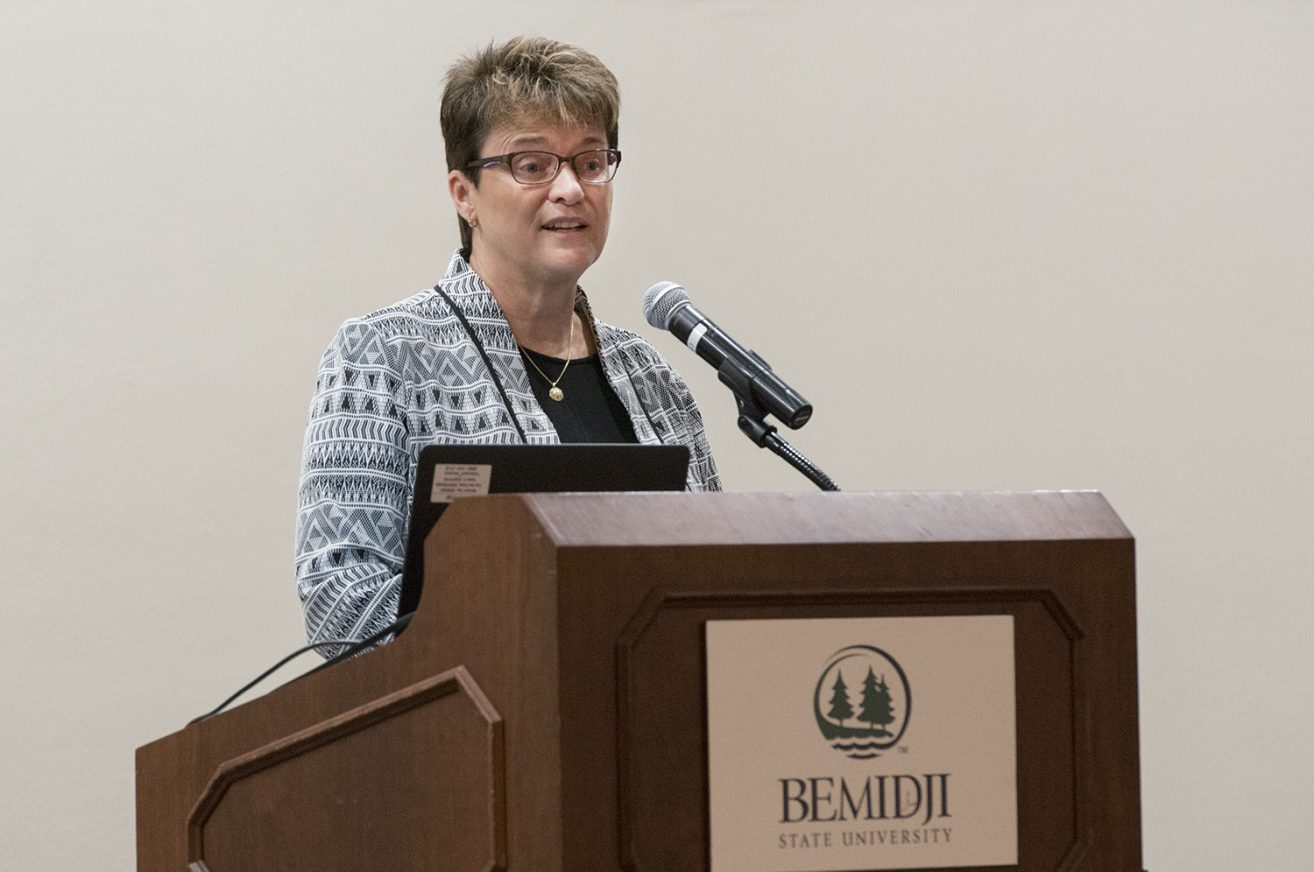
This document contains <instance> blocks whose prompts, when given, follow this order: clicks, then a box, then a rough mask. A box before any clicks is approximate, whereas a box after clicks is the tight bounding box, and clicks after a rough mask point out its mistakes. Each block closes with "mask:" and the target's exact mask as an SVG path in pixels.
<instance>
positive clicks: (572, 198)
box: [549, 161, 584, 205]
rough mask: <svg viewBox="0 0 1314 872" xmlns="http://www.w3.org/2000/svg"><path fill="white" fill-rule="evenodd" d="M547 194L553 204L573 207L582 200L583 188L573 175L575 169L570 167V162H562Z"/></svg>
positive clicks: (577, 177) (577, 178)
mask: <svg viewBox="0 0 1314 872" xmlns="http://www.w3.org/2000/svg"><path fill="white" fill-rule="evenodd" d="M549 193H550V196H551V197H552V200H553V202H559V203H565V204H567V205H573V204H575V203H578V202H579V201H580V200H583V199H584V186H583V185H582V184H581V183H580V180H579V176H577V175H575V168H574V167H573V166H571V164H570V161H563V162H562V164H561V169H560V170H558V171H557V177H556V178H555V179H553V180H552V189H551V191H550V192H549Z"/></svg>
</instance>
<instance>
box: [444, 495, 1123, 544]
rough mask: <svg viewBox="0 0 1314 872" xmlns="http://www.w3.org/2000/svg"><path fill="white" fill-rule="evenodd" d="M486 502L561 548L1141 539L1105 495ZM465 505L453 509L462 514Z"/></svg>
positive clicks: (605, 498) (612, 498) (503, 498)
mask: <svg viewBox="0 0 1314 872" xmlns="http://www.w3.org/2000/svg"><path fill="white" fill-rule="evenodd" d="M479 499H480V500H499V501H519V502H523V504H524V506H525V508H526V509H527V510H528V511H529V513H530V514H531V515H533V516H534V518H535V519H536V521H537V522H538V524H539V525H540V526H541V527H542V529H543V531H544V532H545V533H546V534H547V536H548V537H549V538H550V539H551V540H552V541H553V542H554V543H555V544H556V545H557V546H559V547H607V546H663V545H671V546H698V545H737V544H743V545H755V544H774V545H788V544H795V543H797V544H800V545H802V544H818V543H848V542H854V543H858V542H867V543H871V542H876V543H881V542H977V541H1023V540H1029V541H1067V540H1079V539H1127V540H1130V539H1131V538H1132V536H1131V533H1130V532H1129V531H1128V529H1127V527H1126V526H1125V525H1124V524H1123V523H1122V520H1121V519H1120V518H1119V517H1118V515H1117V514H1116V513H1115V512H1114V511H1113V508H1112V507H1111V506H1110V505H1109V504H1108V502H1107V501H1106V500H1105V499H1104V497H1103V496H1102V495H1101V494H1100V493H1098V492H1096V491H1031V492H1000V491H985V492H932V493H927V492H881V493H802V494H787V493H717V494H687V493H672V494H656V493H653V494H608V493H602V494H596V493H595V494H507V495H502V496H492V497H482V498H479ZM461 502H463V500H458V501H457V502H456V503H454V504H453V506H452V509H453V510H454V511H457V512H459V511H460V510H461V508H462V507H461V505H460V503H461ZM439 526H440V527H441V526H442V525H441V524H440V525H439Z"/></svg>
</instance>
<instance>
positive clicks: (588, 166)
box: [465, 148, 621, 185]
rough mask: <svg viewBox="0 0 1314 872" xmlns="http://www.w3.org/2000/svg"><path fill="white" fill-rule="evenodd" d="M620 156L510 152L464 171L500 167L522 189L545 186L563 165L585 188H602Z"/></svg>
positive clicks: (611, 152) (607, 151)
mask: <svg viewBox="0 0 1314 872" xmlns="http://www.w3.org/2000/svg"><path fill="white" fill-rule="evenodd" d="M620 160H621V153H620V151H619V150H618V149H615V148H593V149H589V150H588V151H581V152H580V153H579V154H576V155H571V156H570V157H563V156H562V155H559V154H553V153H552V152H550V151H513V152H511V153H510V154H498V155H492V156H490V157H481V158H478V159H476V160H472V161H470V162H469V163H468V164H466V165H465V168H466V169H474V168H476V167H477V168H479V169H487V168H488V167H491V166H495V165H497V164H503V165H505V166H506V168H507V169H509V170H511V178H513V179H515V180H516V181H517V182H519V183H520V184H522V185H546V184H547V183H548V182H551V181H552V180H554V179H555V178H556V177H557V176H558V175H560V173H561V168H562V166H564V165H565V164H566V163H569V164H570V168H571V169H572V170H574V172H575V178H577V179H579V180H580V181H581V182H583V183H584V184H586V185H605V184H607V182H610V181H611V180H612V179H613V178H615V176H616V168H617V167H619V166H620Z"/></svg>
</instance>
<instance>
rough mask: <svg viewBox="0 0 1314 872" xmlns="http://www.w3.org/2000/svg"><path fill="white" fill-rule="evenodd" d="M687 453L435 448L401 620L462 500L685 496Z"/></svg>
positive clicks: (620, 447) (415, 522)
mask: <svg viewBox="0 0 1314 872" xmlns="http://www.w3.org/2000/svg"><path fill="white" fill-rule="evenodd" d="M688 470H689V449H688V448H687V447H686V446H684V445H630V444H597V445H594V444H570V445H430V446H429V447H427V448H425V449H423V450H422V451H421V452H420V459H419V462H418V464H417V465H416V469H415V494H414V497H413V498H412V500H411V524H410V529H409V531H408V533H407V537H406V564H405V568H404V569H403V571H402V589H401V600H400V602H398V604H397V614H398V615H405V614H409V613H410V612H413V611H415V607H416V606H418V605H419V604H420V588H421V587H423V586H424V566H423V564H424V540H425V538H426V537H428V535H429V531H430V530H432V529H433V527H434V525H435V524H437V523H438V519H439V518H441V517H442V514H443V512H444V511H445V510H446V508H447V507H448V506H449V505H451V502H452V500H454V499H457V498H459V497H463V496H484V495H486V494H506V493H564V492H580V491H680V490H684V487H685V478H686V476H687V474H688Z"/></svg>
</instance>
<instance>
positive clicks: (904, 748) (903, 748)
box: [899, 745, 908, 754]
mask: <svg viewBox="0 0 1314 872" xmlns="http://www.w3.org/2000/svg"><path fill="white" fill-rule="evenodd" d="M899 753H900V754H907V753H908V746H907V745H900V746H899Z"/></svg>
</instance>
